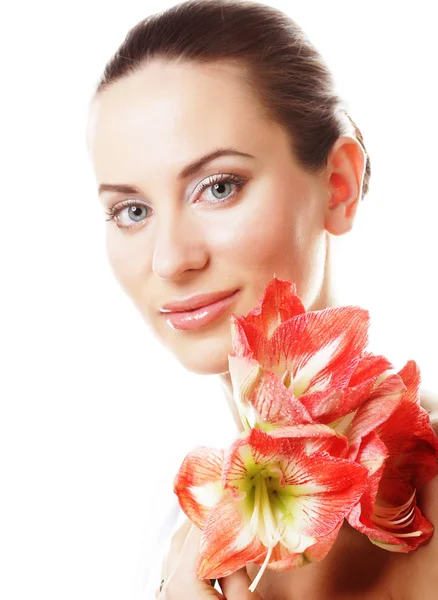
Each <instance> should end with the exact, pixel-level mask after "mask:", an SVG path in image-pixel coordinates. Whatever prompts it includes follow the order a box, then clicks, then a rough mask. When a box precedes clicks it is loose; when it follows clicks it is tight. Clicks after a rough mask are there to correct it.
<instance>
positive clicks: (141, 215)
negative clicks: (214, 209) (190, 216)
mask: <svg viewBox="0 0 438 600" xmlns="http://www.w3.org/2000/svg"><path fill="white" fill-rule="evenodd" d="M245 183H246V179H244V178H243V177H239V176H237V175H234V174H233V173H230V174H223V173H220V174H219V175H212V176H211V177H209V178H208V180H206V181H203V182H202V183H201V184H200V186H199V188H198V191H197V192H196V196H197V198H198V197H199V196H201V195H202V192H203V191H204V190H206V189H211V190H212V193H213V194H214V198H215V199H216V201H214V200H213V201H210V204H216V203H220V202H227V200H229V199H230V198H234V196H235V194H236V193H237V192H234V193H232V192H231V191H230V188H231V187H232V186H233V185H234V186H236V188H238V189H239V188H241V187H243V186H244V185H245ZM224 187H225V191H223V188H224ZM216 194H218V196H216ZM207 202H209V201H208V200H207ZM195 203H196V204H197V203H198V202H195ZM126 209H127V210H126ZM146 209H148V210H151V209H150V207H149V206H148V205H147V204H144V203H143V202H140V201H139V200H137V199H136V198H129V199H128V200H123V201H122V202H120V203H119V204H117V205H116V206H113V207H111V208H109V209H107V210H106V211H105V212H106V214H107V215H108V218H107V219H106V220H107V221H111V220H112V219H115V221H116V223H117V227H119V228H120V229H133V228H135V227H136V225H123V224H120V223H121V216H122V214H123V213H125V211H126V214H127V215H128V219H129V221H131V222H133V223H141V222H142V221H145V220H146V221H147V220H148V219H149V217H148V216H147V214H146Z"/></svg>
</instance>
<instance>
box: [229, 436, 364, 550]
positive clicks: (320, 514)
mask: <svg viewBox="0 0 438 600" xmlns="http://www.w3.org/2000/svg"><path fill="white" fill-rule="evenodd" d="M308 427H309V428H310V427H311V426H308ZM273 433H274V434H275V433H276V432H275V431H274V432H273ZM273 463H275V464H277V465H278V468H279V470H280V472H281V474H280V476H279V485H280V486H281V487H278V488H277V489H278V492H277V493H278V494H279V495H281V500H282V502H283V503H284V505H285V506H286V508H287V509H288V511H289V512H290V513H291V514H292V517H293V521H294V529H296V531H297V532H299V533H300V534H302V535H304V536H311V537H314V538H320V537H322V536H325V535H327V534H328V533H330V532H331V531H333V529H334V528H335V527H336V526H337V525H338V523H339V521H340V520H342V519H343V518H344V517H345V516H346V515H347V514H348V512H349V511H350V510H351V507H352V506H353V505H354V504H355V503H356V502H358V500H359V499H360V497H361V495H362V493H363V491H364V489H365V485H366V475H367V473H366V469H365V468H363V467H361V466H360V465H358V464H356V463H352V462H350V461H347V460H343V459H340V458H336V457H332V456H330V455H328V454H327V453H325V452H315V453H314V454H311V455H310V456H309V455H308V452H307V448H306V439H305V438H304V439H296V438H285V437H277V438H276V437H274V436H273V435H271V434H270V433H265V432H264V431H262V430H261V429H252V430H250V432H249V433H248V435H247V436H246V437H244V436H242V437H240V438H238V439H237V440H236V441H235V442H234V444H233V445H232V447H231V450H230V452H229V453H228V455H227V456H226V457H225V461H224V469H223V485H224V488H230V487H233V486H236V487H237V488H239V489H240V490H241V489H243V487H241V485H240V482H241V481H242V480H243V479H244V478H245V477H246V476H247V473H248V470H250V471H251V472H252V470H253V469H254V467H255V466H258V467H264V466H266V467H267V466H269V465H272V464H273Z"/></svg>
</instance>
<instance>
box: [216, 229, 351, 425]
mask: <svg viewBox="0 0 438 600" xmlns="http://www.w3.org/2000/svg"><path fill="white" fill-rule="evenodd" d="M326 240H327V243H326V256H325V267H324V277H323V281H322V283H321V286H320V289H319V292H318V293H317V294H316V296H315V298H314V300H313V302H312V304H311V306H310V307H308V309H307V310H323V309H324V308H328V307H330V306H339V303H338V302H339V301H338V297H337V294H336V293H335V290H334V289H333V281H332V270H331V265H332V262H331V259H330V245H331V244H330V242H331V236H330V235H329V234H326ZM219 380H220V383H221V386H222V389H223V392H224V395H225V399H226V401H227V404H228V406H229V408H230V411H231V414H232V416H233V420H234V423H235V424H236V427H237V430H238V431H239V432H240V431H243V425H242V421H241V420H240V416H239V412H238V410H237V407H236V403H235V402H234V398H233V387H232V385H231V377H230V372H229V371H225V372H224V373H220V374H219Z"/></svg>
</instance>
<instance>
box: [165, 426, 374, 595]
mask: <svg viewBox="0 0 438 600" xmlns="http://www.w3.org/2000/svg"><path fill="white" fill-rule="evenodd" d="M346 451H347V439H346V438H345V436H339V435H338V434H336V432H335V431H334V430H333V429H331V428H330V427H327V426H325V425H313V424H310V425H306V424H304V425H298V426H292V427H284V428H278V429H276V430H275V431H271V432H269V433H268V432H265V431H263V430H262V429H250V430H248V431H244V432H243V433H242V434H240V435H239V436H238V437H237V439H236V440H235V441H234V443H233V444H232V446H231V448H230V449H229V450H228V452H226V453H225V452H224V451H223V450H216V449H214V448H208V447H205V446H199V447H198V448H196V449H195V450H193V451H192V452H190V453H189V454H188V455H187V456H186V457H185V459H184V461H183V463H182V465H181V467H180V469H179V471H178V473H177V475H176V477H175V482H174V490H175V493H176V494H177V496H178V498H179V502H180V505H181V507H182V509H183V511H184V512H185V513H186V514H187V516H188V517H189V518H190V519H191V520H192V521H193V522H194V523H195V524H196V525H197V526H198V527H199V528H200V529H201V530H202V535H201V545H200V558H199V562H198V565H197V573H198V577H200V578H201V579H205V578H210V579H212V578H216V579H218V578H220V577H225V576H227V575H229V574H231V573H232V572H234V571H236V570H237V569H239V568H241V567H243V566H245V565H247V564H248V563H256V564H262V568H261V569H260V571H259V573H258V575H257V578H256V579H255V580H254V581H253V583H252V588H250V589H255V587H256V585H257V583H258V581H259V579H260V577H261V575H262V573H263V571H264V570H265V568H266V567H267V566H269V568H270V569H272V570H278V571H282V570H286V569H290V568H292V567H297V566H302V565H304V564H306V563H308V562H310V561H315V560H321V559H322V558H324V556H325V555H326V554H327V552H328V551H329V550H330V548H331V546H332V544H333V543H334V541H335V539H336V536H337V534H338V531H339V528H340V527H341V525H342V522H343V520H344V517H346V516H347V514H348V513H349V512H350V511H351V509H352V507H353V506H354V505H355V504H357V502H358V501H359V499H360V498H361V496H362V494H363V492H364V490H365V486H366V480H367V469H366V468H365V467H364V466H362V465H360V464H359V463H356V462H353V461H350V460H348V459H346V458H342V456H343V455H345V454H346Z"/></svg>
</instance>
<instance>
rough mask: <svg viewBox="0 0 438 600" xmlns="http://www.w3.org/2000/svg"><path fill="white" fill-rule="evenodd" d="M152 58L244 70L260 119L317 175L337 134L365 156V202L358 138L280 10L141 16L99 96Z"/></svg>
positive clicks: (187, 8) (255, 7) (246, 1)
mask: <svg viewBox="0 0 438 600" xmlns="http://www.w3.org/2000/svg"><path fill="white" fill-rule="evenodd" d="M154 58H158V59H167V60H169V61H191V62H194V63H198V64H207V63H212V62H214V61H224V62H228V63H233V64H236V65H238V66H241V67H242V78H243V79H242V82H243V83H245V84H247V85H248V86H249V87H250V89H251V90H252V91H253V93H256V94H258V97H259V99H260V101H261V107H262V110H263V114H264V116H265V117H266V118H267V119H270V120H272V121H274V122H276V123H278V124H280V125H281V126H283V127H284V128H285V129H286V131H287V132H288V133H289V139H290V142H291V151H292V153H293V155H294V156H295V158H296V160H297V162H298V164H299V165H300V166H301V167H302V168H304V169H305V170H307V171H310V172H319V171H320V170H321V169H323V168H324V167H325V166H326V164H327V158H328V153H329V151H330V149H331V147H332V145H333V144H334V142H335V141H336V140H337V139H338V137H340V136H341V135H345V134H348V135H353V136H355V137H356V139H357V140H358V141H359V143H360V144H361V145H362V147H363V149H364V151H365V154H366V166H365V173H364V181H363V187H362V198H363V197H364V196H365V195H366V194H367V192H368V188H369V180H370V175H371V165H370V159H369V157H368V153H367V151H366V148H365V144H364V141H363V137H362V134H361V132H360V130H359V128H358V127H357V125H356V124H355V123H354V121H353V120H352V118H351V117H350V115H349V114H348V112H347V111H346V110H345V107H344V106H343V102H342V99H341V98H340V97H339V96H338V95H337V94H336V92H335V86H334V81H333V77H332V75H331V72H330V70H329V68H328V66H327V64H326V63H325V61H324V59H323V58H322V56H321V55H320V53H319V52H318V51H317V49H316V48H315V47H314V46H313V45H312V43H311V42H310V40H309V39H308V38H307V36H306V35H305V33H304V32H303V30H302V29H301V28H300V26H299V25H298V24H297V23H296V22H295V21H294V20H293V19H291V18H290V17H289V16H288V15H286V14H285V13H283V12H282V11H280V10H279V9H276V8H273V7H270V6H267V5H264V4H261V3H259V2H254V1H252V0H240V1H239V0H187V1H185V2H181V3H179V4H176V5H174V6H173V7H171V8H169V9H167V10H165V11H162V12H159V13H155V14H153V15H150V16H148V17H146V18H145V19H143V20H141V21H140V22H139V23H137V24H136V25H135V26H134V27H133V28H131V29H130V30H129V32H128V33H127V35H126V38H125V40H124V41H123V43H122V44H121V45H120V47H119V48H118V50H117V51H116V52H115V54H114V55H113V56H112V57H111V59H110V60H109V61H108V63H107V64H106V66H105V69H104V72H103V75H102V77H101V79H100V81H99V83H98V85H97V89H96V94H98V93H100V92H102V91H103V90H105V89H106V88H107V87H108V86H109V85H111V83H113V82H115V81H117V80H119V79H121V78H122V77H125V76H128V75H129V74H131V73H134V72H137V71H139V70H141V69H142V68H143V67H144V66H145V65H146V64H147V63H148V62H149V61H152V60H153V59H154Z"/></svg>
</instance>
